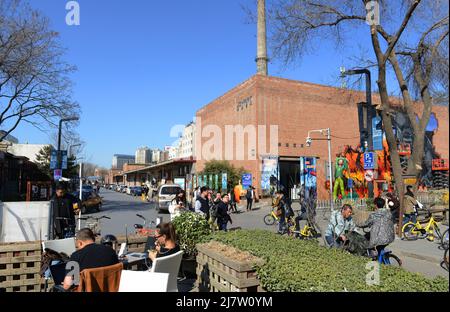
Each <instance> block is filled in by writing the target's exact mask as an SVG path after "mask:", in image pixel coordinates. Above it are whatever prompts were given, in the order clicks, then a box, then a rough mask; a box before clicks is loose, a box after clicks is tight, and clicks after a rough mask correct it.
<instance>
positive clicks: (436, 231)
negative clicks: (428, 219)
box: [434, 224, 442, 241]
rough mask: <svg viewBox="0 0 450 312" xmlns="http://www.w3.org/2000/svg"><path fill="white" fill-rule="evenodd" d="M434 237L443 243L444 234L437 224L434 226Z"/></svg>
mask: <svg viewBox="0 0 450 312" xmlns="http://www.w3.org/2000/svg"><path fill="white" fill-rule="evenodd" d="M434 234H435V235H434V236H435V237H436V238H437V239H439V240H440V241H442V233H441V230H440V229H439V226H438V225H437V224H435V225H434Z"/></svg>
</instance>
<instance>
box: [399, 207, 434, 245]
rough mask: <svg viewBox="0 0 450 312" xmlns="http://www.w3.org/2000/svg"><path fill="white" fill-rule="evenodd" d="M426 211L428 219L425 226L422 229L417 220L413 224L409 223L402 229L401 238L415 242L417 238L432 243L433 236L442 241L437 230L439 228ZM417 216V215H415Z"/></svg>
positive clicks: (430, 214)
mask: <svg viewBox="0 0 450 312" xmlns="http://www.w3.org/2000/svg"><path fill="white" fill-rule="evenodd" d="M427 211H428V217H429V218H430V219H429V221H428V222H427V225H426V226H425V227H424V226H422V224H421V223H420V221H419V220H417V221H416V222H415V223H413V222H411V221H409V222H407V223H406V224H405V225H403V227H402V233H403V238H405V239H406V240H410V241H411V240H417V239H419V238H421V239H422V238H426V239H427V240H429V241H430V242H432V241H434V238H435V236H436V237H437V238H438V239H440V240H442V234H441V230H439V226H438V224H437V222H436V221H435V219H434V217H433V215H432V213H431V211H429V210H427ZM416 216H417V214H416Z"/></svg>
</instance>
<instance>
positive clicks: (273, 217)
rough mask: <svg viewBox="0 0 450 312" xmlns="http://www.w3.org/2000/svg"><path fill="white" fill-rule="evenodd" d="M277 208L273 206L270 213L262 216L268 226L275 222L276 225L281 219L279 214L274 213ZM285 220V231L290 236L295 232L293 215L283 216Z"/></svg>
mask: <svg viewBox="0 0 450 312" xmlns="http://www.w3.org/2000/svg"><path fill="white" fill-rule="evenodd" d="M276 211H277V208H273V209H272V211H271V213H269V214H267V215H265V216H264V223H265V224H266V225H268V226H271V225H274V224H275V223H276V224H277V225H278V224H279V223H280V221H281V218H280V216H281V214H280V215H279V214H277V213H276ZM285 220H286V232H287V234H288V236H292V235H293V234H294V232H295V220H294V217H293V216H290V217H287V218H285Z"/></svg>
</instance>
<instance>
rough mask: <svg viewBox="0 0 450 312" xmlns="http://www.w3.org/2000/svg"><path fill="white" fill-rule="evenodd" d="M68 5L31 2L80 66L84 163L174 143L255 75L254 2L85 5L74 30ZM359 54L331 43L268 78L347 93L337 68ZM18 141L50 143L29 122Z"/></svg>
mask: <svg viewBox="0 0 450 312" xmlns="http://www.w3.org/2000/svg"><path fill="white" fill-rule="evenodd" d="M67 2H68V1H66V0H29V3H30V5H31V6H32V7H33V8H37V9H39V10H40V11H41V12H43V13H44V14H45V15H46V16H48V17H49V18H50V21H51V27H52V28H53V29H55V30H56V31H58V32H59V33H60V37H61V38H60V39H61V44H62V45H63V46H64V47H65V48H67V55H66V60H67V61H68V62H69V63H71V64H73V65H76V66H77V67H78V71H77V72H76V73H75V74H74V75H73V80H74V82H75V87H74V99H75V100H76V101H77V102H79V103H80V105H81V108H82V116H81V122H80V125H79V127H78V128H77V131H78V132H79V133H80V136H81V138H82V139H83V140H84V141H85V142H86V143H87V145H86V147H85V149H84V156H85V157H86V159H88V160H89V161H91V162H94V163H97V164H99V165H102V166H105V167H110V166H111V159H112V156H113V154H116V153H118V154H134V151H135V150H136V148H137V147H139V146H143V145H146V146H150V147H163V146H164V145H168V144H171V143H172V142H173V141H174V140H175V139H174V138H171V137H170V129H171V127H172V126H174V125H177V124H186V123H188V122H189V121H191V120H192V118H193V117H194V115H195V112H196V111H197V110H198V109H199V108H201V107H202V106H204V105H205V104H207V103H209V102H210V101H212V100H214V99H215V98H217V97H218V96H220V95H222V94H224V93H225V92H227V90H229V89H231V88H233V87H234V86H235V85H237V84H239V83H241V82H242V81H244V80H246V79H248V78H249V77H251V76H252V75H253V74H254V73H255V71H256V64H255V62H254V59H255V55H256V25H254V24H248V23H247V22H246V15H245V12H244V11H243V10H242V8H241V5H248V4H252V3H253V2H254V1H253V0H191V1H186V0H173V1H156V0H154V1H148V0H132V1H127V2H125V1H119V0H109V1H107V0H79V1H78V2H79V4H80V7H81V25H80V26H71V27H69V26H67V25H66V23H65V17H66V13H67V11H66V9H65V5H66V3H67ZM353 36H356V38H358V37H359V36H360V35H358V34H357V33H356V34H353ZM363 37H364V38H366V37H367V36H361V37H360V40H358V41H359V42H360V44H361V45H364V38H363ZM366 43H367V42H366ZM355 50H356V47H351V48H350V47H345V48H344V49H342V50H335V48H334V46H333V45H332V44H328V43H323V44H321V45H320V46H319V47H318V49H317V50H316V51H314V52H313V53H310V54H309V55H307V57H306V58H304V60H303V61H302V62H301V63H298V64H297V65H296V66H295V67H289V68H287V69H286V68H284V67H283V66H281V65H280V63H279V62H278V61H277V60H272V62H271V64H270V67H269V72H270V74H271V75H274V76H281V77H285V78H290V79H296V80H303V81H308V82H313V83H320V84H328V85H336V86H339V85H340V82H339V79H337V76H338V75H339V67H340V66H342V65H346V66H347V68H349V67H351V66H350V65H351V62H350V60H349V59H348V57H349V56H350V55H349V54H350V53H349V51H352V52H351V53H352V55H354V51H355ZM367 50H368V51H371V50H370V46H368V49H367ZM269 53H270V51H269ZM373 80H375V79H373ZM12 134H13V135H14V136H16V137H18V138H19V140H20V141H21V142H29V143H46V142H49V140H50V136H49V134H48V133H42V132H40V131H38V130H36V129H34V128H31V127H30V126H28V125H25V124H23V125H20V126H19V127H18V129H17V130H16V131H15V132H13V133H12Z"/></svg>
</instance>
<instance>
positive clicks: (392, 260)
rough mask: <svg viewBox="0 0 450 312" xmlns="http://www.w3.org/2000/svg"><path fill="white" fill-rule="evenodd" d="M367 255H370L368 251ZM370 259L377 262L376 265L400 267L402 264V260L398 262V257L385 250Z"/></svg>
mask: <svg viewBox="0 0 450 312" xmlns="http://www.w3.org/2000/svg"><path fill="white" fill-rule="evenodd" d="M368 255H370V253H369V251H368ZM370 257H371V258H372V260H373V261H378V263H380V264H384V265H393V266H398V267H401V266H402V264H403V263H402V260H400V258H399V257H397V256H396V255H394V254H393V253H392V251H390V250H386V249H385V248H383V249H382V250H380V253H379V254H378V255H375V256H370Z"/></svg>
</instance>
